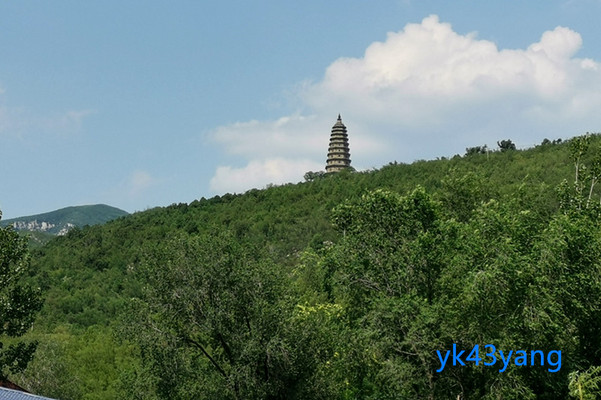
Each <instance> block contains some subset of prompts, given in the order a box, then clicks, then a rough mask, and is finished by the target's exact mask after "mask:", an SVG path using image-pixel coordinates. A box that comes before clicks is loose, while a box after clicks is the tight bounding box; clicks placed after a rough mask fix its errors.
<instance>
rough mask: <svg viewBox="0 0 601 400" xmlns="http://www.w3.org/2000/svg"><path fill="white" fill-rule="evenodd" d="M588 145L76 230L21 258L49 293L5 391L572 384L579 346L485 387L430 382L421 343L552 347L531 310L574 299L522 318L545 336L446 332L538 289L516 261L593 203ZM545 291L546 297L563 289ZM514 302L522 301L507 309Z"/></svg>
mask: <svg viewBox="0 0 601 400" xmlns="http://www.w3.org/2000/svg"><path fill="white" fill-rule="evenodd" d="M588 140H589V141H590V143H588V144H589V146H588V148H587V149H586V151H582V152H580V153H579V152H578V148H579V147H578V146H575V145H574V143H575V141H574V140H572V141H567V142H563V143H557V142H555V143H551V142H549V141H545V142H544V144H541V145H539V146H536V147H535V148H532V149H527V150H513V149H511V148H505V149H503V151H494V152H481V151H480V150H482V149H480V148H474V149H469V150H468V151H467V152H466V155H465V156H456V157H453V158H451V159H444V158H443V159H437V160H431V161H416V162H414V163H412V164H402V163H396V162H395V163H391V164H389V165H386V166H384V167H382V168H380V169H378V170H373V171H366V172H353V173H351V172H342V173H338V174H332V175H323V176H322V175H319V174H310V175H308V176H309V177H311V179H312V180H311V181H308V182H304V183H299V184H288V185H282V186H272V187H268V188H266V189H264V190H250V191H248V192H246V193H244V194H240V195H231V194H226V195H224V196H216V197H213V198H211V199H204V198H202V199H199V200H196V201H193V202H192V203H190V204H183V203H182V204H174V205H171V206H169V207H164V208H155V209H150V210H147V211H144V212H138V213H135V214H132V215H129V216H126V217H123V218H120V219H117V220H114V221H111V222H108V223H106V224H104V225H99V226H89V227H85V228H82V229H79V228H74V229H72V230H71V231H70V232H69V233H68V234H67V235H65V236H63V237H58V238H56V239H53V240H52V241H50V242H49V243H48V244H46V245H45V246H44V247H43V248H41V249H38V250H36V251H35V252H34V253H33V254H32V272H31V276H30V280H31V281H32V282H34V283H35V284H36V285H38V286H40V287H41V289H42V292H43V296H44V298H45V304H44V308H43V311H42V312H41V313H40V316H39V318H38V320H37V321H36V323H35V329H34V331H33V332H32V333H31V334H30V336H31V338H33V339H37V340H39V342H40V346H39V348H38V352H37V355H36V358H35V359H34V361H33V362H32V363H31V365H30V366H29V367H28V370H27V371H26V372H25V373H24V374H21V375H18V376H14V377H13V379H14V380H15V381H16V382H17V383H19V384H21V385H22V386H24V387H27V388H30V389H32V390H34V391H35V392H37V393H41V394H46V395H49V396H56V397H59V398H63V399H71V398H73V399H76V398H77V399H96V398H98V399H101V398H102V399H109V398H149V399H154V398H299V399H300V398H397V397H395V396H394V395H392V393H397V392H398V393H402V395H400V396H401V397H398V398H447V397H441V394H442V393H447V392H445V388H446V387H452V388H453V391H452V392H448V398H457V395H458V394H461V393H463V395H465V396H468V397H469V395H471V396H473V398H484V397H486V396H492V397H490V398H493V397H494V396H497V397H498V396H501V397H504V394H503V393H505V394H506V395H507V398H509V397H512V396H513V397H512V398H534V397H533V396H534V395H535V394H537V393H541V392H544V393H552V392H553V391H556V390H558V391H557V393H559V396H564V397H565V396H566V395H567V387H568V383H567V381H568V377H567V373H568V372H571V371H575V370H576V369H577V368H581V369H582V370H585V369H587V368H589V367H591V366H593V365H595V364H596V361H595V360H597V358H598V355H596V353H595V354H592V353H591V355H590V357H589V358H587V357H585V356H582V354H580V353H578V355H577V356H573V358H572V360H571V361H569V362H568V361H566V362H567V363H568V364H569V367H566V368H565V369H564V370H562V371H561V373H559V374H557V375H556V376H555V375H554V376H550V377H549V376H548V375H549V374H548V373H546V374H545V372H544V371H543V372H541V370H538V369H530V370H526V369H522V370H518V372H515V371H516V370H512V371H513V372H511V373H508V374H505V375H502V376H501V378H499V373H498V371H497V370H494V371H492V372H490V371H488V370H481V369H478V368H465V369H463V370H462V369H454V370H453V371H451V372H449V373H447V374H446V375H437V374H435V373H434V372H433V371H434V370H435V368H434V369H432V368H433V367H434V365H435V362H436V358H435V353H434V350H436V349H440V350H443V349H446V348H448V346H450V344H451V342H453V343H455V342H456V341H461V342H462V343H463V344H464V345H467V344H473V343H477V342H476V341H477V340H491V341H492V340H496V342H495V343H497V344H499V345H506V346H510V345H511V344H512V343H513V344H514V345H518V344H521V342H519V340H520V339H521V338H526V337H527V338H530V339H528V340H532V341H534V342H531V343H528V345H531V346H538V345H541V343H543V342H544V343H546V345H548V346H554V342H553V341H552V338H553V337H554V336H553V335H556V334H557V335H559V334H558V333H557V332H556V330H557V327H555V326H554V325H553V326H551V325H549V326H547V325H546V324H547V323H546V322H545V321H546V320H544V318H550V317H549V315H551V314H552V313H557V315H559V314H561V313H562V312H566V313H567V312H568V311H569V310H571V311H570V312H572V311H574V310H576V309H578V307H580V306H581V305H580V303H578V304H576V303H574V304H572V303H570V305H566V306H565V309H564V308H562V307H564V305H556V306H557V307H555V306H554V305H553V304H551V305H545V306H544V307H548V308H544V307H543V308H544V309H540V310H539V309H536V310H534V309H532V310H530V311H531V312H533V313H538V312H540V315H539V314H537V315H539V316H540V318H543V319H542V320H540V321H538V323H539V324H540V326H541V329H543V330H544V329H549V331H548V332H547V331H545V332H542V333H541V336H540V337H539V336H533V334H532V331H531V329H532V326H534V324H535V322H533V321H529V322H528V324H530V323H531V325H527V326H522V325H520V321H518V320H513V319H512V320H511V321H509V322H508V325H507V326H496V325H495V324H499V323H504V322H499V320H496V319H495V317H494V315H488V317H487V318H489V317H490V319H485V320H478V322H477V323H478V324H483V325H470V324H471V322H470V321H468V320H465V321H463V322H461V323H459V322H458V323H457V324H456V325H453V323H452V322H450V320H451V319H453V318H455V319H456V318H464V317H465V318H467V317H466V315H468V314H462V313H463V312H468V311H469V312H472V313H474V312H475V313H484V314H486V313H493V314H494V312H495V310H496V309H497V308H498V310H501V311H499V312H503V315H504V316H512V317H515V315H516V314H515V312H518V311H516V310H518V309H519V310H522V311H523V312H526V311H525V310H524V309H523V307H524V304H530V305H531V306H532V307H534V306H536V305H537V304H538V303H536V302H537V301H539V300H540V301H542V300H541V299H539V298H538V297H536V296H535V295H534V294H533V293H531V292H529V291H528V290H526V289H524V288H529V287H536V285H537V283H536V282H535V281H536V280H535V279H534V278H533V277H534V275H533V274H534V273H533V272H532V271H530V270H528V268H529V266H530V265H531V264H529V263H530V262H532V268H535V267H534V265H535V264H536V262H535V261H529V260H530V259H532V260H534V258H536V257H539V255H533V254H531V253H528V252H532V251H543V250H544V249H546V247H545V246H544V244H537V243H536V242H535V240H536V238H539V236H538V235H539V234H540V232H543V231H546V229H547V227H548V226H552V224H553V223H555V222H553V221H556V220H560V219H561V217H560V216H559V215H560V214H561V215H564V214H565V210H566V209H567V208H569V207H575V209H578V210H581V209H585V208H586V209H588V206H589V203H590V204H593V205H594V204H597V203H598V202H599V193H598V190H597V189H594V190H593V192H592V193H591V194H590V196H589V192H588V188H589V187H588V186H586V187H585V183H584V182H589V181H590V178H591V177H592V178H593V179H596V178H595V176H596V175H595V174H596V173H598V171H597V168H598V166H599V165H598V161H597V160H596V158H595V157H598V155H599V154H600V149H601V138H600V137H599V136H592V137H589V139H588ZM578 143H580V142H578ZM585 147H586V146H585ZM581 153H582V154H581ZM587 168H588V169H587ZM575 170H576V171H579V175H578V174H575ZM591 173H592V175H591ZM575 175H576V177H577V178H576V179H577V182H576V183H575V182H574V180H575ZM564 181H565V182H564ZM562 182H564V183H563V184H562ZM572 192H573V193H572ZM574 193H575V194H574ZM587 196H589V200H587V201H584V200H582V199H584V198H587ZM590 199H594V200H590ZM585 203H586V206H584V204H585ZM341 205H342V206H341ZM560 206H561V207H562V208H561V210H563V211H561V210H560ZM566 207H567V208H566ZM591 207H593V206H592V205H591ZM333 209H336V211H333ZM583 218H584V217H583ZM587 218H588V217H587ZM391 221H393V222H391ZM557 223H559V222H557ZM549 229H551V228H549ZM557 229H559V228H557ZM380 230H382V232H381V235H380V233H379V231H380ZM486 235H488V236H486ZM495 235H498V236H495ZM541 240H542V239H541ZM545 240H546V239H545ZM549 240H551V239H549ZM553 240H555V238H554V239H553ZM595 240H596V239H595ZM545 243H546V242H545ZM370 246H375V247H370ZM466 246H467V247H466ZM470 246H471V247H470ZM489 246H499V248H492V247H489ZM541 249H543V250H541ZM545 251H546V250H545ZM549 251H551V250H549ZM413 252H415V258H411V257H413V256H411V255H412V254H414V253H413ZM455 252H457V253H456V254H455ZM549 254H550V253H549ZM549 254H548V256H549V257H551V256H550V255H549ZM591 254H592V253H591ZM374 257H375V258H374ZM470 257H472V258H470ZM529 257H530V258H529ZM389 258H390V259H389ZM470 260H478V261H477V262H475V261H474V262H472V261H470ZM502 260H506V261H507V263H508V265H507V268H514V267H515V268H520V271H519V272H515V271H514V272H515V273H514V272H508V271H506V270H503V269H502V268H505V267H502V268H501V267H499V268H501V270H498V271H497V270H495V271H492V272H490V273H491V274H493V275H490V279H491V280H490V282H489V284H490V285H491V286H487V285H488V283H487V284H485V281H478V282H479V283H478V284H482V285H483V286H482V287H479V288H478V289H477V290H482V291H483V292H481V293H484V292H486V293H489V292H490V295H491V296H492V297H491V299H490V301H489V302H488V303H487V302H484V303H482V304H480V303H478V304H477V303H476V302H473V303H469V304H468V303H465V304H464V303H462V301H464V300H465V301H469V299H474V298H476V297H477V296H476V297H474V296H475V295H474V293H468V294H462V293H463V291H464V290H468V288H469V287H471V286H470V285H471V284H474V282H472V281H470V282H469V283H466V282H463V281H462V279H472V278H474V277H476V276H477V277H478V278H477V279H489V278H487V277H488V276H489V275H486V274H483V275H477V274H476V273H475V272H474V271H472V270H470V268H476V267H478V268H483V269H485V268H493V267H496V266H499V265H500V263H502V262H503V261H502ZM480 263H482V264H480ZM520 263H521V264H520ZM399 265H403V266H404V267H402V268H400V269H399V267H398V266H399ZM395 266H396V267H395ZM422 267H424V268H426V270H424V271H425V272H423V271H422V272H419V271H421V270H420V268H422ZM363 268H365V270H363ZM522 268H523V271H522ZM194 271H196V272H194ZM399 271H405V272H403V273H402V274H401V273H400V272H399ZM406 271H409V272H406ZM411 271H413V272H411ZM196 273H198V275H196ZM487 273H488V272H487ZM362 274H365V275H362ZM407 274H409V275H407ZM412 274H415V276H414V275H412ZM420 274H423V275H420ZM494 274H508V275H507V276H504V277H501V275H494ZM553 274H555V275H553V276H554V277H555V278H557V279H562V278H561V274H559V272H557V273H556V272H553ZM557 274H559V275H557ZM494 276H496V278H494ZM353 277H354V278H353ZM393 277H394V279H396V280H393ZM509 277H510V278H509ZM505 278H506V279H508V280H506V281H503V280H502V279H505ZM474 279H475V278H474ZM495 279H500V280H501V281H495ZM511 279H516V285H517V286H516V287H517V288H521V289H519V290H522V292H519V293H520V295H519V296H517V295H516V296H514V295H513V294H511V293H513V291H512V290H513V289H511V290H510V289H507V293H505V292H502V293H501V292H499V293H498V296H499V297H498V298H497V297H495V296H496V293H497V292H495V290H496V289H494V290H493V289H492V288H494V287H496V286H495V285H497V286H499V285H500V286H499V287H508V288H510V287H511V282H509V281H510V280H511ZM520 279H524V281H523V282H522V281H520ZM533 279H534V280H533ZM541 279H542V278H541ZM566 279H567V278H566ZM366 282H368V283H366ZM461 282H463V283H461ZM363 283H365V286H362V284H363ZM462 284H464V285H465V287H463V286H461V285H462ZM538 284H540V285H543V286H544V284H545V282H542V281H540V282H539V283H538ZM569 284H572V283H571V281H570V282H568V283H566V285H567V286H565V287H564V289H565V288H567V287H568V286H569ZM523 285H526V286H523ZM543 286H541V287H543ZM574 287H576V286H574ZM385 288H386V289H385ZM487 288H488V289H487ZM570 288H571V286H570ZM586 288H588V286H587V287H586ZM580 289H582V288H580ZM580 289H578V291H580ZM589 289H590V288H589ZM474 290H476V289H474ZM516 290H517V289H516ZM562 290H563V289H562ZM565 290H568V289H565ZM575 290H576V289H575ZM591 290H596V288H593V289H591ZM487 291H488V292H487ZM558 293H559V292H557V293H555V292H553V293H551V292H545V293H544V296H546V297H545V299H547V300H548V299H550V298H553V299H554V298H555V297H554V296H556V297H562V296H564V295H565V293H563V292H562V294H561V296H560V295H559V294H558ZM579 293H580V292H579ZM526 295H528V296H534V297H531V298H529V299H524V300H523V301H524V303H523V304H522V303H519V302H520V301H522V300H521V299H522V297H520V296H526ZM407 296H409V297H407ZM466 296H467V297H466ZM507 296H509V297H507ZM512 296H513V297H512ZM595 296H596V294H595ZM535 297H536V298H535ZM182 299H189V300H190V302H189V303H185V304H184V303H183V302H184V300H182ZM466 299H467V300H466ZM497 301H498V302H497ZM179 302H181V304H180V303H179ZM496 302H497V303H496ZM528 302H534V303H528ZM485 303H486V304H485ZM509 303H511V304H509ZM518 303H519V304H518ZM558 304H559V303H558ZM562 304H563V303H562ZM204 307H208V308H207V309H205V308H204ZM445 307H447V308H445ZM448 307H450V308H448ZM512 307H513V308H512ZM541 307H542V306H541ZM553 307H555V308H553ZM595 307H596V305H595ZM393 310H396V311H394V312H393ZM503 310H504V311H503ZM522 311H520V312H522ZM574 312H576V311H574ZM587 312H588V311H587ZM438 313H443V314H444V315H446V316H447V317H448V318H449V320H443V319H440V318H442V317H440V318H439V314H438ZM545 313H547V314H545ZM443 314H440V315H443ZM459 314H461V316H460V315H459ZM484 314H482V315H484ZM545 315H547V316H546V317H545ZM564 317H565V318H567V319H569V318H572V317H566V316H565V315H564V314H561V318H564ZM178 318H182V319H181V320H179V319H178ZM186 318H188V319H186ZM445 318H446V317H445ZM499 318H500V317H499ZM503 318H505V317H503ZM558 318H559V317H558ZM578 318H580V317H578ZM583 318H584V317H583ZM567 319H566V320H564V321H563V323H565V324H568V325H569V324H570V323H572V322H573V321H571V320H570V321H568V320H567ZM445 321H446V322H445ZM495 321H496V322H495ZM557 323H560V322H557ZM596 323H597V322H595V324H596ZM474 324H476V322H474ZM595 324H592V325H591V324H590V321H588V320H585V319H579V320H578V321H576V322H573V324H572V325H573V330H572V331H570V332H571V333H569V335H568V336H569V337H572V338H573V337H578V335H582V336H583V338H582V340H581V341H580V342H578V343H572V342H569V338H567V339H566V338H564V336H561V335H560V336H561V337H560V338H559V339H557V340H558V341H559V343H560V344H562V345H564V346H565V349H566V350H568V349H569V348H573V349H577V348H578V346H585V347H586V346H592V345H596V344H597V342H595V340H596V339H595V340H592V339H591V340H589V339H590V338H589V337H588V336H586V335H588V334H591V335H593V334H595V335H596V333H597V331H596V330H595V329H596V328H595V327H596V326H597V325H595ZM572 325H569V326H572ZM566 326H567V325H566ZM599 326H601V323H599ZM395 327H396V328H395ZM427 327H429V328H427ZM397 328H398V329H397ZM424 329H425V330H424ZM461 329H464V330H461ZM586 329H589V330H590V332H589V333H586V332H585V330H586ZM400 330H402V333H401V331H400ZM398 335H401V337H399V336H398ZM424 335H425V336H424ZM495 335H496V336H495ZM570 335H571V336H570ZM585 336H586V337H585ZM558 337H559V336H558ZM566 337H567V336H566ZM125 338H126V339H127V340H121V339H125ZM412 338H413V339H412ZM550 338H551V339H550ZM539 339H540V341H536V340H539ZM412 340H413V341H412ZM424 340H426V342H424ZM545 341H546V342H545ZM549 341H550V342H549ZM351 344H352V345H353V346H354V347H352V348H351V347H349V346H350V345H351ZM437 346H438V347H437ZM443 346H447V347H443ZM570 346H572V347H570ZM395 349H396V350H395ZM581 350H582V349H581ZM397 351H398V352H397ZM574 351H576V350H574ZM582 351H584V350H582ZM366 354H368V356H366ZM365 357H367V361H365V363H363V362H362V361H361V360H363V359H364V358H365ZM596 357H597V358H596ZM570 363H571V364H570ZM598 364H600V365H601V362H599V363H598ZM545 371H546V370H545ZM557 377H559V378H557ZM512 379H513V380H512ZM495 382H496V383H495ZM492 383H494V385H492ZM395 385H396V386H395ZM487 385H488V386H487ZM495 385H496V386H495ZM480 387H495V388H496V389H494V390H500V391H498V392H494V390H493V389H491V391H488V392H487V390H486V389H479V388H480ZM462 388H463V389H462ZM462 390H463V392H462ZM395 391H397V392H395ZM334 394H336V396H338V397H332V396H333V395H334ZM520 394H524V396H525V397H520ZM533 394H534V395H533ZM215 396H217V397H215ZM466 398H467V397H466ZM541 398H562V397H554V396H553V395H551V394H549V395H548V396H547V397H541Z"/></svg>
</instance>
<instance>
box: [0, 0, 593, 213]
mask: <svg viewBox="0 0 601 400" xmlns="http://www.w3.org/2000/svg"><path fill="white" fill-rule="evenodd" d="M599 15H601V1H600V0H564V1H553V0H545V1H542V0H540V1H534V0H533V1H486V2H485V1H476V0H473V1H467V0H459V1H453V2H450V1H442V0H437V1H435V0H430V1H428V0H422V1H411V0H398V1H378V2H373V1H367V0H361V1H359V0H350V1H349V0H347V1H338V0H330V1H327V2H324V1H312V0H309V1H304V2H298V1H296V2H292V1H273V0H270V1H266V0H265V1H253V2H250V1H221V2H206V1H171V2H167V1H152V0H144V1H141V0H140V1H137V0H132V1H111V0H105V1H102V2H100V1H97V2H82V1H79V0H74V1H63V0H54V1H52V2H44V1H29V0H23V1H19V2H3V3H2V4H1V5H0V26H1V28H2V29H1V30H0V152H1V155H2V159H1V160H0V180H1V181H0V209H1V210H2V212H3V218H11V217H16V216H21V215H29V214H35V213H40V212H45V211H50V210H53V209H57V208H61V207H66V206H70V205H81V204H95V203H106V204H110V205H113V206H116V207H120V208H123V209H125V210H127V211H129V212H133V211H138V210H144V209H146V208H149V207H154V206H164V205H169V204H171V203H179V202H190V201H192V200H194V199H197V198H200V197H202V196H204V197H211V196H213V195H216V194H223V193H226V192H236V193H242V192H244V191H246V190H248V189H250V188H253V187H258V188H262V187H265V185H267V184H269V183H276V184H279V183H285V182H299V181H302V176H303V174H304V172H306V171H309V170H323V169H324V163H325V157H326V152H327V144H328V139H329V133H330V129H331V126H332V125H333V124H334V123H335V121H336V117H337V115H338V113H341V114H342V118H343V121H344V122H345V124H346V125H347V128H348V131H349V136H350V146H351V154H352V159H353V165H354V166H355V167H356V168H358V169H367V168H374V167H375V168H378V167H380V166H382V165H384V164H387V163H388V162H390V161H394V160H396V161H400V162H412V161H414V160H416V159H432V158H436V157H438V156H452V155H454V154H463V153H464V152H465V148H466V147H468V146H475V145H482V144H488V145H489V147H495V143H496V141H497V140H499V139H506V138H509V139H511V140H513V141H514V142H515V143H516V144H517V145H518V146H519V147H529V146H533V145H535V144H537V143H540V142H541V141H542V139H544V138H550V139H555V138H559V137H561V138H568V137H571V136H574V135H578V134H582V133H584V132H587V131H589V132H598V131H600V130H601V113H600V112H599V111H598V110H599V109H600V107H601V44H599V42H598V39H599V37H601V25H599V23H598V16H599Z"/></svg>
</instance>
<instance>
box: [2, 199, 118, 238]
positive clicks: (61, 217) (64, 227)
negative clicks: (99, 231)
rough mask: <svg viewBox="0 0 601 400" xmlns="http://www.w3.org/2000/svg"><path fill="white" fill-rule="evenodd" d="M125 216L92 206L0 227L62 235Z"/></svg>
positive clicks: (115, 210)
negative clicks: (72, 230) (76, 228)
mask: <svg viewBox="0 0 601 400" xmlns="http://www.w3.org/2000/svg"><path fill="white" fill-rule="evenodd" d="M127 214H128V213H127V212H126V211H123V210H121V209H119V208H116V207H111V206H107V205H105V204H94V205H86V206H72V207H65V208H61V209H60V210H55V211H50V212H47V213H43V214H36V215H29V216H25V217H18V218H11V219H7V220H2V221H1V222H0V225H1V226H8V225H13V226H14V227H15V229H16V230H17V231H26V232H44V233H48V234H51V235H63V234H66V233H67V231H69V229H71V228H73V227H84V226H86V225H97V224H103V223H105V222H108V221H112V220H114V219H116V218H119V217H123V216H125V215H127Z"/></svg>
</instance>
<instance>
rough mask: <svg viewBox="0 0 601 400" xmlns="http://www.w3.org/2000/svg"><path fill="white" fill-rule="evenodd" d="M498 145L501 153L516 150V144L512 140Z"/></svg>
mask: <svg viewBox="0 0 601 400" xmlns="http://www.w3.org/2000/svg"><path fill="white" fill-rule="evenodd" d="M497 145H498V146H499V150H501V151H508V150H515V144H514V143H513V142H512V141H511V140H510V139H506V140H501V141H500V142H497Z"/></svg>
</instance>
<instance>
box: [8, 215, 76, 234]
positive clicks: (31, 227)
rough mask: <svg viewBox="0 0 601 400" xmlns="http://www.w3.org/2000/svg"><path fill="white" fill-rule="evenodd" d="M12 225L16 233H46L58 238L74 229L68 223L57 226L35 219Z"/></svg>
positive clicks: (16, 222)
mask: <svg viewBox="0 0 601 400" xmlns="http://www.w3.org/2000/svg"><path fill="white" fill-rule="evenodd" d="M12 225H13V228H14V229H15V230H16V231H29V232H47V233H52V234H55V235H58V236H63V235H66V234H67V232H69V231H70V230H71V228H74V227H75V225H74V224H72V223H70V222H67V223H65V224H62V225H61V226H57V225H56V224H53V223H50V222H46V221H38V220H37V219H34V220H33V221H15V222H13V223H12Z"/></svg>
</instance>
